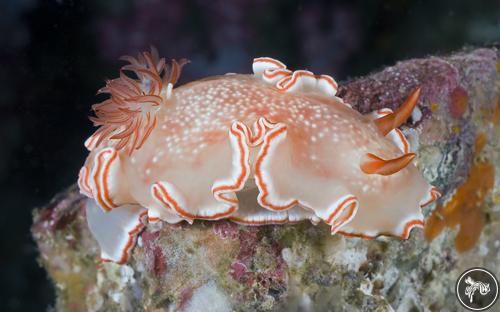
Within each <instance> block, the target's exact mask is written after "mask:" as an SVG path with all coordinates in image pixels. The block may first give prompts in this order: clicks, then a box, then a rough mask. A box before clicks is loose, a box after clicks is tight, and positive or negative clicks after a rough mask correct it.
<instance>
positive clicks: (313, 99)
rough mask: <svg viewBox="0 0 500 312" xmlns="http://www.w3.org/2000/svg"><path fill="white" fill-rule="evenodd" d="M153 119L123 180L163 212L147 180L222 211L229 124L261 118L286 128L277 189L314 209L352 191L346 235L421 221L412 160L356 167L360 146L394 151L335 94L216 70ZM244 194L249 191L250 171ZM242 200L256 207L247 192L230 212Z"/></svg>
mask: <svg viewBox="0 0 500 312" xmlns="http://www.w3.org/2000/svg"><path fill="white" fill-rule="evenodd" d="M157 116H158V125H157V126H156V128H155V129H154V130H153V132H152V133H151V135H150V137H149V138H148V139H147V141H146V142H145V144H144V146H143V147H142V148H141V149H139V150H137V151H135V152H134V153H133V154H132V155H131V156H130V157H128V155H126V154H125V153H122V154H121V160H122V167H123V176H122V178H123V179H126V180H127V181H128V183H129V186H130V187H129V192H130V194H131V197H132V198H133V200H134V201H136V202H137V203H138V204H140V205H141V206H143V207H146V208H151V209H157V210H159V211H163V214H168V213H167V212H166V211H164V210H165V209H164V208H160V207H158V205H157V203H156V202H155V200H154V199H153V198H152V197H151V192H150V188H151V185H152V184H153V183H155V182H157V181H168V182H169V183H172V184H174V185H175V186H176V187H177V188H178V189H179V191H180V193H181V194H182V195H183V196H184V199H185V200H186V201H187V206H186V207H188V208H187V209H189V210H190V211H192V212H196V213H197V214H198V215H210V213H211V209H215V210H217V211H219V210H223V209H224V208H222V207H221V208H214V207H216V206H221V205H223V204H221V203H220V202H218V201H217V200H216V199H215V198H214V196H213V194H212V191H211V187H212V184H213V183H214V182H215V180H217V179H218V178H220V177H221V176H224V175H228V174H229V173H230V171H231V170H232V167H231V157H232V155H231V147H230V143H229V137H228V130H229V129H230V127H231V125H232V123H233V122H235V121H240V122H242V123H244V124H246V125H247V126H249V127H251V125H252V124H253V123H254V122H255V121H257V120H258V119H259V118H260V117H264V118H266V119H268V120H269V121H271V122H273V123H283V124H285V125H286V126H287V136H286V141H287V143H286V144H287V146H286V148H284V149H283V151H284V153H286V154H283V155H280V156H279V157H280V159H281V160H280V161H279V163H277V164H276V166H275V167H276V168H275V169H276V172H273V173H272V174H273V177H274V179H275V181H276V185H277V190H278V191H279V192H281V193H282V194H284V195H286V196H292V197H301V199H302V202H307V203H308V205H307V206H308V208H312V209H313V210H314V209H315V208H316V207H315V205H318V206H324V203H326V202H334V201H335V200H336V199H337V198H339V197H341V196H343V195H346V194H353V195H355V196H356V197H357V198H358V200H359V210H358V212H357V214H356V217H355V218H354V220H353V221H352V222H351V223H350V224H348V225H346V226H345V228H344V231H347V232H355V233H359V232H361V233H365V234H366V235H377V234H379V233H393V234H396V235H400V234H401V231H402V227H401V226H402V222H401V218H408V219H415V218H420V219H421V214H420V206H419V203H420V201H421V200H422V198H423V197H425V194H426V193H427V191H428V185H427V183H426V182H425V181H424V179H423V178H422V177H421V176H420V174H419V172H418V171H417V170H416V168H415V167H414V166H413V165H409V166H408V167H406V168H404V169H403V170H401V171H400V172H398V173H396V174H393V175H390V176H382V175H368V174H365V173H363V172H362V171H361V170H360V168H359V164H360V162H361V159H362V157H363V155H365V154H366V153H367V152H370V153H374V154H376V155H378V156H380V157H382V158H387V159H391V158H395V157H398V156H400V155H401V154H402V152H401V151H400V150H399V149H398V148H397V147H396V145H395V144H394V143H393V142H392V141H390V140H389V139H388V138H385V137H384V136H382V135H381V134H380V133H379V132H378V130H377V129H376V127H375V126H374V124H373V122H372V121H371V119H370V118H368V117H366V116H362V115H361V114H359V113H358V112H357V111H355V110H353V109H351V108H349V107H348V106H346V105H345V104H344V103H343V102H342V101H341V100H340V99H338V98H327V97H323V96H317V95H314V94H300V93H281V92H279V91H277V90H276V89H275V88H273V87H272V86H269V85H268V84H265V83H264V82H262V81H260V80H259V79H258V78H255V77H254V76H251V75H225V76H220V77H214V78H209V79H205V80H201V81H196V82H193V83H190V84H187V85H185V86H181V87H179V88H176V89H175V90H174V92H173V98H172V100H171V101H169V102H167V103H166V104H165V105H164V106H163V107H162V108H161V109H160V110H159V112H158V114H157ZM258 150H259V146H257V147H254V148H252V149H251V155H252V157H251V158H252V160H253V159H255V154H256V153H257V152H258ZM97 151H98V150H95V151H93V153H96V152H97ZM285 151H286V152H285ZM90 157H91V158H92V156H90ZM251 162H253V161H251ZM253 165H254V164H253V163H251V164H250V167H251V168H253ZM278 167H279V168H278ZM273 171H274V169H273ZM251 189H253V190H254V192H251V191H250V190H251ZM245 193H246V194H251V196H255V197H256V196H257V193H258V190H257V188H256V186H255V183H254V182H253V181H252V174H251V175H250V177H249V181H247V187H246V188H245ZM294 194H295V195H294ZM240 197H241V195H240ZM240 201H241V200H240ZM245 204H246V205H251V206H253V205H258V203H257V201H255V202H252V201H251V200H248V199H246V200H244V203H243V205H242V203H240V205H239V207H238V210H239V213H238V214H237V215H244V211H245V210H252V209H254V210H255V207H245V206H244V205H245ZM262 209H265V208H262ZM295 209H297V208H295ZM300 209H302V208H300ZM409 211H412V212H411V213H409ZM304 213H305V211H304ZM168 215H169V214H168ZM317 215H318V214H316V216H317ZM319 215H320V216H321V214H319ZM307 216H308V215H307ZM165 218H166V219H167V220H168V221H174V222H176V221H179V220H181V218H177V217H171V218H170V219H169V217H165ZM303 218H312V216H309V217H303ZM319 219H321V217H319Z"/></svg>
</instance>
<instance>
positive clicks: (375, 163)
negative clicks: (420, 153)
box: [360, 153, 416, 176]
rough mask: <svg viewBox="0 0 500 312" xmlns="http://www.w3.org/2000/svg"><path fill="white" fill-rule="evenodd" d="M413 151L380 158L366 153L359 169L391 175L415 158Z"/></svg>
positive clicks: (367, 172)
mask: <svg viewBox="0 0 500 312" xmlns="http://www.w3.org/2000/svg"><path fill="white" fill-rule="evenodd" d="M415 156H416V155H415V153H407V154H404V155H403V156H401V157H398V158H394V159H388V160H386V159H382V158H380V157H378V156H376V155H374V154H371V153H368V154H366V156H365V159H364V160H363V162H362V163H361V165H360V168H361V171H363V172H364V173H366V174H380V175H384V176H387V175H391V174H394V173H396V172H398V171H400V170H401V169H403V168H405V167H406V166H407V165H408V164H409V163H410V162H411V161H412V160H413V158H415Z"/></svg>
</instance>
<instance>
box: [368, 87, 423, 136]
mask: <svg viewBox="0 0 500 312" xmlns="http://www.w3.org/2000/svg"><path fill="white" fill-rule="evenodd" d="M420 91H421V89H420V88H417V89H415V90H414V91H413V92H412V93H411V94H410V95H409V96H408V98H407V99H406V101H405V102H404V103H403V105H401V106H400V107H399V108H398V109H397V110H396V111H395V112H394V113H392V114H387V115H385V116H383V117H380V118H378V119H375V120H374V122H375V125H376V126H377V128H378V129H379V130H380V132H382V134H383V135H386V134H388V133H389V132H391V130H393V129H395V128H397V127H399V126H401V125H402V124H403V123H405V122H406V120H407V119H408V118H409V117H410V115H411V113H412V112H413V109H414V108H415V106H416V105H417V101H418V98H419V97H420Z"/></svg>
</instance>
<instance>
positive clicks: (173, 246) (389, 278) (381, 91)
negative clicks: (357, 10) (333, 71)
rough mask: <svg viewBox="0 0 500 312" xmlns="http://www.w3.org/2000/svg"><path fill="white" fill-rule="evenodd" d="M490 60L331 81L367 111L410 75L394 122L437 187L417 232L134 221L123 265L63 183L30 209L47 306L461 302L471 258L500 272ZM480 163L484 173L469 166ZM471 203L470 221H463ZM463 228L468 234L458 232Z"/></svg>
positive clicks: (468, 55)
mask: <svg viewBox="0 0 500 312" xmlns="http://www.w3.org/2000/svg"><path fill="white" fill-rule="evenodd" d="M498 64H499V63H498V52H497V51H496V50H495V49H476V50H469V51H464V52H460V53H457V54H454V55H451V56H448V57H429V58H426V59H413V60H407V61H403V62H399V63H398V64H396V65H395V66H392V67H388V68H386V69H384V70H382V71H381V72H378V73H374V74H372V75H369V76H367V77H364V78H360V79H357V80H355V81H352V82H349V83H347V84H345V85H344V86H343V87H342V88H341V90H340V96H341V97H343V98H344V99H345V100H346V101H347V102H349V103H352V104H353V106H354V107H355V108H356V109H358V110H360V111H361V112H363V113H366V112H369V111H372V110H374V109H378V108H382V107H390V108H395V107H396V106H397V105H399V104H400V103H402V101H403V100H404V98H405V97H406V96H407V94H408V93H409V92H410V91H411V90H412V89H413V88H415V87H416V86H417V85H420V86H422V98H421V100H420V102H419V108H418V110H417V111H416V112H414V114H413V117H412V120H411V121H410V122H409V123H407V124H406V125H405V126H404V127H403V131H404V132H405V133H406V134H407V135H408V136H409V137H410V140H411V141H412V142H413V146H417V147H418V159H417V165H418V167H419V169H420V170H421V171H422V172H423V174H424V176H425V177H426V178H427V180H429V182H431V183H432V184H433V185H435V186H437V187H438V188H439V189H440V190H441V191H442V192H443V195H444V196H443V197H442V198H441V200H440V201H439V202H438V204H437V206H438V207H437V208H436V206H435V205H433V206H431V207H430V208H427V209H426V211H425V213H426V215H428V220H431V219H432V220H431V221H432V222H427V224H426V228H425V237H424V231H422V230H419V229H418V230H414V231H413V232H412V235H411V237H410V239H408V240H405V241H401V240H399V239H394V238H388V237H381V238H378V239H376V240H372V241H367V240H362V239H358V238H345V237H342V236H339V235H336V236H331V235H330V234H329V233H330V231H329V229H328V228H327V227H326V226H323V225H318V226H313V225H311V224H309V223H303V224H299V225H276V226H261V227H245V226H239V225H236V224H233V223H230V222H228V221H218V222H195V223H194V224H193V225H188V224H185V223H182V224H177V225H168V224H161V225H160V226H158V225H154V226H151V225H149V226H148V227H147V228H146V229H145V230H144V231H143V232H142V233H141V235H140V237H139V240H138V243H137V246H136V247H135V249H134V250H133V253H132V257H131V260H130V261H129V263H128V264H127V265H123V266H120V265H116V264H113V263H102V264H100V263H98V262H97V256H98V246H97V243H96V242H95V241H94V239H93V238H92V236H91V234H90V232H89V230H88V228H87V224H86V219H85V209H84V205H85V200H84V198H83V196H81V195H79V194H78V191H77V189H76V187H74V186H73V187H71V188H69V189H68V190H66V191H65V192H63V193H62V194H60V195H58V196H57V197H56V198H55V199H54V200H53V201H52V202H51V203H50V204H48V205H47V206H46V207H45V208H42V209H38V210H36V211H35V212H34V224H33V227H32V233H33V236H34V238H35V240H36V242H37V244H38V247H39V250H40V258H39V259H40V264H41V265H42V266H43V267H45V269H46V270H47V272H48V274H49V276H50V278H51V279H52V280H53V282H54V284H55V285H56V289H57V299H56V303H55V307H56V309H57V310H60V311H142V310H147V311H172V310H174V311H177V310H179V311H200V310H204V311H233V310H237V311H271V310H279V311H281V310H286V311H326V310H328V311H353V310H363V311H394V310H395V311H457V310H459V309H460V308H459V303H458V301H457V300H456V297H455V294H454V286H455V282H456V279H457V278H458V276H459V275H460V274H461V273H462V272H463V271H464V270H465V269H467V268H469V267H473V266H482V267H485V268H487V269H489V270H490V271H492V272H493V273H495V274H496V275H497V276H500V205H499V204H500V188H499V184H498V181H499V179H498V178H499V173H498V172H499V171H500V170H498V168H499V165H500V145H499V144H500V142H499V140H498V137H499V133H500V126H499V122H500V109H499V107H500V105H499V103H500V102H499V100H498V96H499V89H498V86H499V84H498V83H499V74H498V69H497V68H500V66H499V65H498ZM417 143H418V144H417ZM478 166H480V167H479V169H481V170H486V171H480V173H481V175H480V176H491V177H492V178H491V179H493V183H489V182H488V183H483V181H480V180H481V179H479V181H476V179H473V178H472V173H473V172H475V171H474V170H476V169H477V168H478ZM485 168H486V169H485ZM495 169H496V173H495ZM495 178H496V181H497V182H496V185H495V183H494V182H495ZM75 179H76V178H75ZM463 190H465V191H467V192H469V193H463V192H465V191H463ZM471 190H472V191H475V192H476V193H477V192H479V191H480V192H481V194H482V195H481V196H478V197H477V198H476V199H477V201H478V202H477V203H475V204H474V205H472V206H471V205H468V206H464V205H465V204H464V202H463V200H461V198H462V197H463V196H464V194H473V193H474V192H472V193H470V192H471ZM460 207H468V208H467V209H466V210H463V209H461V208H460ZM432 210H434V211H441V212H442V218H441V219H439V218H438V219H436V215H435V212H434V214H433V212H432ZM472 215H473V216H474V218H476V219H474V220H477V222H469V221H470V220H471V219H470V217H469V216H472ZM443 218H444V219H443ZM466 221H467V222H466ZM457 232H459V234H460V235H461V236H458V238H459V239H458V241H455V237H456V235H457ZM471 233H477V235H476V234H474V235H476V236H477V237H476V236H474V235H473V234H471ZM479 235H480V236H479ZM426 238H427V239H426ZM463 239H468V240H469V241H468V243H467V244H465V245H464V244H460V243H461V242H462V240H463ZM459 246H461V247H460V248H458V247H459ZM464 246H465V247H466V248H465V250H464V248H462V247H464ZM457 248H458V249H459V250H460V251H461V252H458V251H457Z"/></svg>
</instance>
